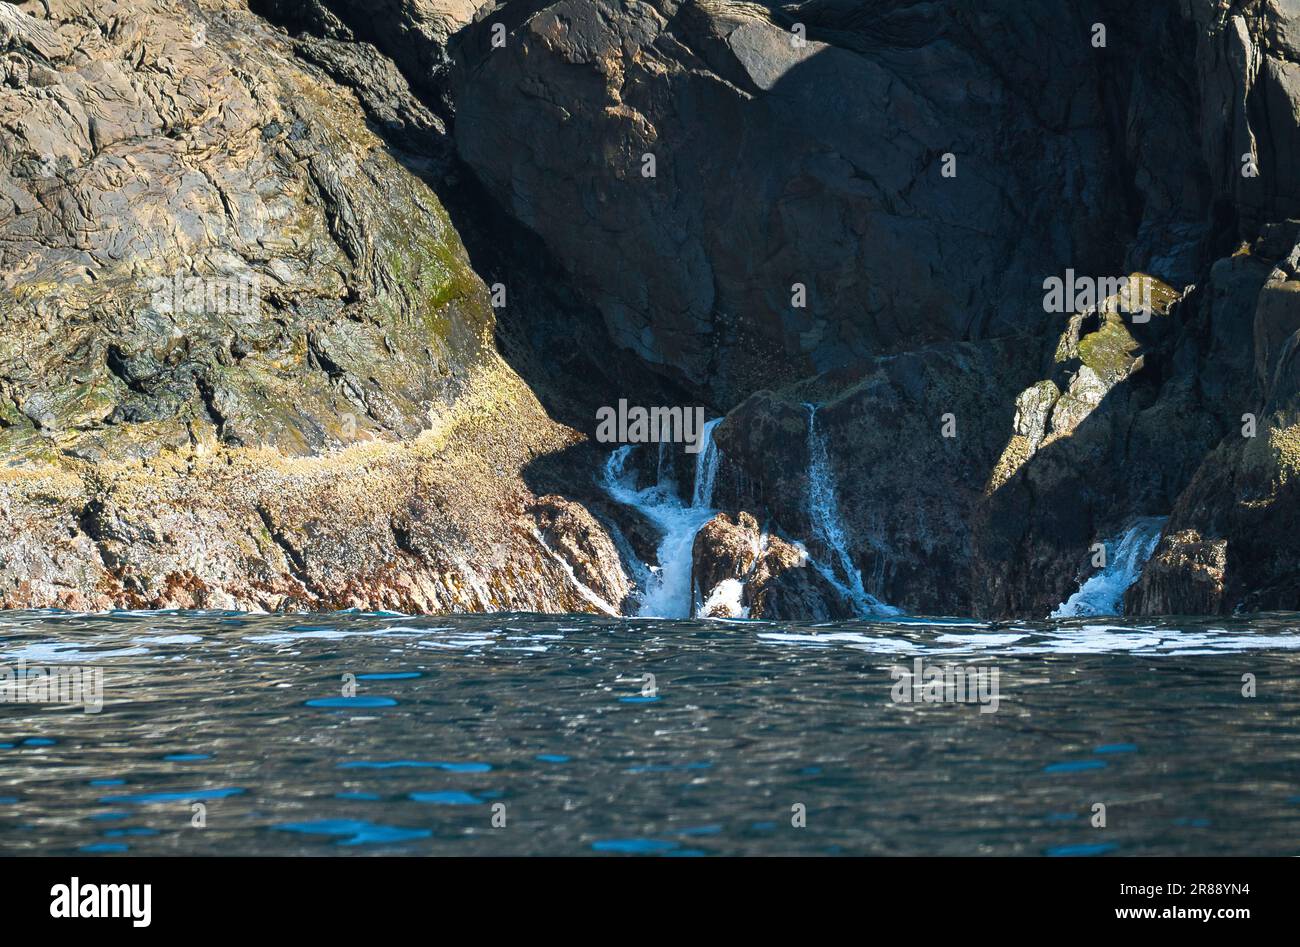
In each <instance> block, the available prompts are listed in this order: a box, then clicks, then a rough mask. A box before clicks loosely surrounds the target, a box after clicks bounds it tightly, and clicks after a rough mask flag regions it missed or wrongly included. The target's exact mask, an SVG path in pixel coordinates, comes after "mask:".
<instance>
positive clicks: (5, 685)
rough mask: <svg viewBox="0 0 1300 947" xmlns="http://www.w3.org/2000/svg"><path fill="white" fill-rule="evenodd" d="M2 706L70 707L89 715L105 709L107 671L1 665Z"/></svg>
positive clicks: (74, 666) (61, 665) (19, 664)
mask: <svg viewBox="0 0 1300 947" xmlns="http://www.w3.org/2000/svg"><path fill="white" fill-rule="evenodd" d="M0 704H68V705H70V706H73V707H81V708H82V709H83V710H84V711H85V712H86V713H88V714H97V713H99V712H100V711H101V710H103V709H104V669H103V668H93V667H80V666H78V665H73V664H60V665H54V666H50V667H42V666H33V667H28V666H27V662H26V661H21V660H20V661H19V662H18V663H17V664H13V665H8V664H6V665H0Z"/></svg>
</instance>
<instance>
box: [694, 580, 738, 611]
mask: <svg viewBox="0 0 1300 947" xmlns="http://www.w3.org/2000/svg"><path fill="white" fill-rule="evenodd" d="M744 592H745V583H743V582H741V581H740V580H739V579H723V580H722V581H721V582H719V583H718V584H717V585H715V586H714V587H713V591H712V592H710V593H709V597H708V598H707V599H705V600H704V604H703V605H701V606H700V614H701V615H704V616H707V617H710V618H748V617H749V609H748V608H746V607H745V606H744V605H742V604H741V599H742V596H743V595H744Z"/></svg>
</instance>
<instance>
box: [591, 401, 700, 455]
mask: <svg viewBox="0 0 1300 947" xmlns="http://www.w3.org/2000/svg"><path fill="white" fill-rule="evenodd" d="M596 440H597V441H598V442H600V443H601V444H685V445H686V453H688V454H698V453H699V452H700V448H701V447H702V446H703V444H704V408H702V407H697V408H683V407H680V406H679V407H671V408H665V407H653V408H643V407H640V406H639V405H634V406H632V407H628V404H627V399H626V398H620V399H619V400H618V407H617V408H612V407H610V406H608V405H606V406H604V407H602V408H599V409H598V410H597V411H596Z"/></svg>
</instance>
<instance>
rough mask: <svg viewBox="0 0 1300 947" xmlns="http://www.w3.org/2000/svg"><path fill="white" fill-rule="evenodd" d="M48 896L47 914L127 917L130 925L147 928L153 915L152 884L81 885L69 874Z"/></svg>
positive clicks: (57, 915)
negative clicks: (49, 898)
mask: <svg viewBox="0 0 1300 947" xmlns="http://www.w3.org/2000/svg"><path fill="white" fill-rule="evenodd" d="M50 896H51V898H52V899H53V900H51V901H50V917H129V918H131V924H132V926H133V927H148V926H149V922H150V921H151V920H152V916H153V910H152V905H153V885H139V884H136V885H107V884H104V885H82V884H81V880H80V879H79V878H77V877H76V876H73V879H72V881H71V882H70V883H69V884H66V885H55V886H54V887H53V888H51V889H50Z"/></svg>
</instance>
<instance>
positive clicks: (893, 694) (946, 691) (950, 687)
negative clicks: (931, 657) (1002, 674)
mask: <svg viewBox="0 0 1300 947" xmlns="http://www.w3.org/2000/svg"><path fill="white" fill-rule="evenodd" d="M998 675H999V669H998V668H996V667H989V666H987V665H975V664H972V665H969V666H964V665H961V664H930V665H927V664H925V662H924V661H922V660H921V659H920V658H917V659H916V660H915V661H913V662H912V667H911V669H910V670H909V669H908V668H907V667H905V666H903V665H901V664H895V665H894V666H893V667H892V668H890V671H889V676H890V678H892V679H893V680H894V681H895V682H896V683H895V684H894V686H893V687H892V688H890V690H889V698H890V700H892V701H893V702H894V703H896V704H913V703H915V704H943V703H956V704H979V705H980V713H982V714H992V713H997V710H998V703H999V697H998Z"/></svg>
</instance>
